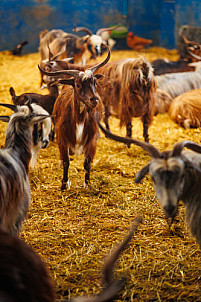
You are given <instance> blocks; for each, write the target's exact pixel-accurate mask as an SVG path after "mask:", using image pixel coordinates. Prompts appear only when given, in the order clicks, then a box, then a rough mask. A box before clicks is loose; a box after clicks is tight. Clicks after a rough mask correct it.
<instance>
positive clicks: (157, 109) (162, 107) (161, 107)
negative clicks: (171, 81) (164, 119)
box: [154, 89, 173, 115]
mask: <svg viewBox="0 0 201 302" xmlns="http://www.w3.org/2000/svg"><path fill="white" fill-rule="evenodd" d="M172 101H173V98H172V97H171V95H169V93H167V92H165V91H164V90H161V89H156V92H155V103H154V115H157V114H159V113H166V112H168V110H169V107H170V104H171V103H172Z"/></svg>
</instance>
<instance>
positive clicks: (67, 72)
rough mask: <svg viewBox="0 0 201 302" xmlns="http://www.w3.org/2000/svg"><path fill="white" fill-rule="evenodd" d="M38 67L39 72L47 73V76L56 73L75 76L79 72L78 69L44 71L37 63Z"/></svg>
mask: <svg viewBox="0 0 201 302" xmlns="http://www.w3.org/2000/svg"><path fill="white" fill-rule="evenodd" d="M38 68H39V70H40V72H41V73H43V74H45V75H48V76H57V75H70V76H73V77H76V76H77V75H78V74H79V73H80V72H82V71H79V70H58V71H45V70H44V69H42V68H41V67H40V66H39V65H38Z"/></svg>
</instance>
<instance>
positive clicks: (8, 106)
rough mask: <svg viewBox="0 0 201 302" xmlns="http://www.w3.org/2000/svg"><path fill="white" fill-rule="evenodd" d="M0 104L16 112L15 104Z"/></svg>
mask: <svg viewBox="0 0 201 302" xmlns="http://www.w3.org/2000/svg"><path fill="white" fill-rule="evenodd" d="M0 106H3V107H6V108H9V109H11V110H13V111H14V112H18V109H17V105H12V104H4V103H0Z"/></svg>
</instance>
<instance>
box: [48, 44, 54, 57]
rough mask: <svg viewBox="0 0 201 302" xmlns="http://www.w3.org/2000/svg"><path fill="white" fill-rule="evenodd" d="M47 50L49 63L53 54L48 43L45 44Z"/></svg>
mask: <svg viewBox="0 0 201 302" xmlns="http://www.w3.org/2000/svg"><path fill="white" fill-rule="evenodd" d="M47 48H48V50H49V61H51V59H52V57H53V53H52V52H51V50H50V45H49V43H48V44H47Z"/></svg>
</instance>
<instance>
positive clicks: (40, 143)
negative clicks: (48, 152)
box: [25, 104, 52, 169]
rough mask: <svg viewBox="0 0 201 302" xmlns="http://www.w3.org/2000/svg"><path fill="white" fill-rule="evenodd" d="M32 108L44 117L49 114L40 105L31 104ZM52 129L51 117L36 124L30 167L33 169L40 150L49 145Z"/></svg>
mask: <svg viewBox="0 0 201 302" xmlns="http://www.w3.org/2000/svg"><path fill="white" fill-rule="evenodd" d="M31 106H32V108H33V112H34V113H35V114H37V115H38V114H43V115H48V114H49V113H48V112H47V111H46V110H45V109H43V108H42V107H41V106H40V105H37V104H31ZM26 107H27V106H26ZM26 107H25V108H26ZM51 129H52V125H51V118H50V117H47V118H46V119H44V120H43V121H41V122H40V123H35V124H34V126H33V134H32V147H31V153H32V156H31V161H30V167H31V168H32V169H33V168H34V167H35V165H36V161H37V155H38V153H39V151H40V149H44V148H47V146H48V144H49V135H50V132H51Z"/></svg>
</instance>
